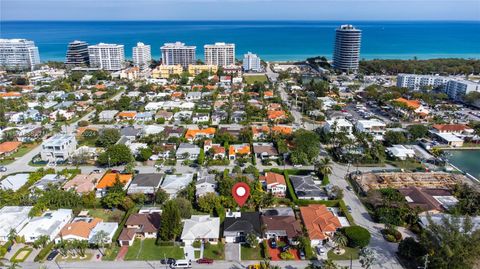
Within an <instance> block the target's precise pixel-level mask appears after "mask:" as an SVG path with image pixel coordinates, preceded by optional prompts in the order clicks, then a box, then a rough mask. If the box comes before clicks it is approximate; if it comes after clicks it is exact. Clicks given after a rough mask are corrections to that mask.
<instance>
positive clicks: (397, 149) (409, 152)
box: [386, 145, 415, 160]
mask: <svg viewBox="0 0 480 269" xmlns="http://www.w3.org/2000/svg"><path fill="white" fill-rule="evenodd" d="M386 151H387V152H388V154H389V155H390V156H392V157H394V158H396V159H399V160H406V159H410V158H414V157H415V151H414V150H413V149H411V148H407V147H406V146H404V145H392V146H391V147H388V148H387V149H386Z"/></svg>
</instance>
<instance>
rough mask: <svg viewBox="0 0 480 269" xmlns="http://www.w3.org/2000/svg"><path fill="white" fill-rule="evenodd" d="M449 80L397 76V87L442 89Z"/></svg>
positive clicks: (407, 75) (437, 77)
mask: <svg viewBox="0 0 480 269" xmlns="http://www.w3.org/2000/svg"><path fill="white" fill-rule="evenodd" d="M449 80H450V79H449V78H448V77H442V76H432V75H416V74H398V75H397V87H401V88H408V89H410V90H420V89H422V88H424V87H429V86H431V87H433V88H443V87H444V86H445V84H447V82H448V81H449Z"/></svg>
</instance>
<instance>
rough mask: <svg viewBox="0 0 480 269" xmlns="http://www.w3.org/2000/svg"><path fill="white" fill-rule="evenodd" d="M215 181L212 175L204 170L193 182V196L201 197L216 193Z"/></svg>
mask: <svg viewBox="0 0 480 269" xmlns="http://www.w3.org/2000/svg"><path fill="white" fill-rule="evenodd" d="M216 189H217V181H216V180H215V175H214V174H209V173H208V172H207V171H206V170H203V171H202V172H200V173H199V175H198V177H197V181H196V182H195V195H196V196H197V198H198V197H202V196H204V195H205V194H207V193H217V191H216Z"/></svg>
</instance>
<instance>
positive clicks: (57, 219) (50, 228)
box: [18, 209, 73, 243]
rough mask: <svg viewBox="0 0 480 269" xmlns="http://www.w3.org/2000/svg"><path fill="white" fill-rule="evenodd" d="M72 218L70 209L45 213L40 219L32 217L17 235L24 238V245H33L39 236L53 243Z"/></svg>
mask: <svg viewBox="0 0 480 269" xmlns="http://www.w3.org/2000/svg"><path fill="white" fill-rule="evenodd" d="M72 218H73V211H72V210H71V209H58V210H54V211H47V212H45V213H43V215H42V216H40V217H33V218H32V219H31V220H30V221H29V222H28V224H27V225H25V227H23V229H22V230H21V231H19V232H18V235H19V236H21V237H23V238H25V243H33V242H35V240H37V239H38V238H39V237H40V236H47V237H48V238H49V240H51V241H53V240H54V239H55V237H56V236H57V235H58V233H59V232H60V230H61V229H62V228H63V227H64V226H65V225H67V224H68V223H69V222H70V220H71V219H72Z"/></svg>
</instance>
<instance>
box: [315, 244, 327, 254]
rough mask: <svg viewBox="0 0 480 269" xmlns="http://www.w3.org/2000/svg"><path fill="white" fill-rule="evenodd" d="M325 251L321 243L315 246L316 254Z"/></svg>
mask: <svg viewBox="0 0 480 269" xmlns="http://www.w3.org/2000/svg"><path fill="white" fill-rule="evenodd" d="M326 252H327V250H326V249H325V248H324V247H323V246H322V245H318V246H317V253H318V255H323V254H325V253H326Z"/></svg>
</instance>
